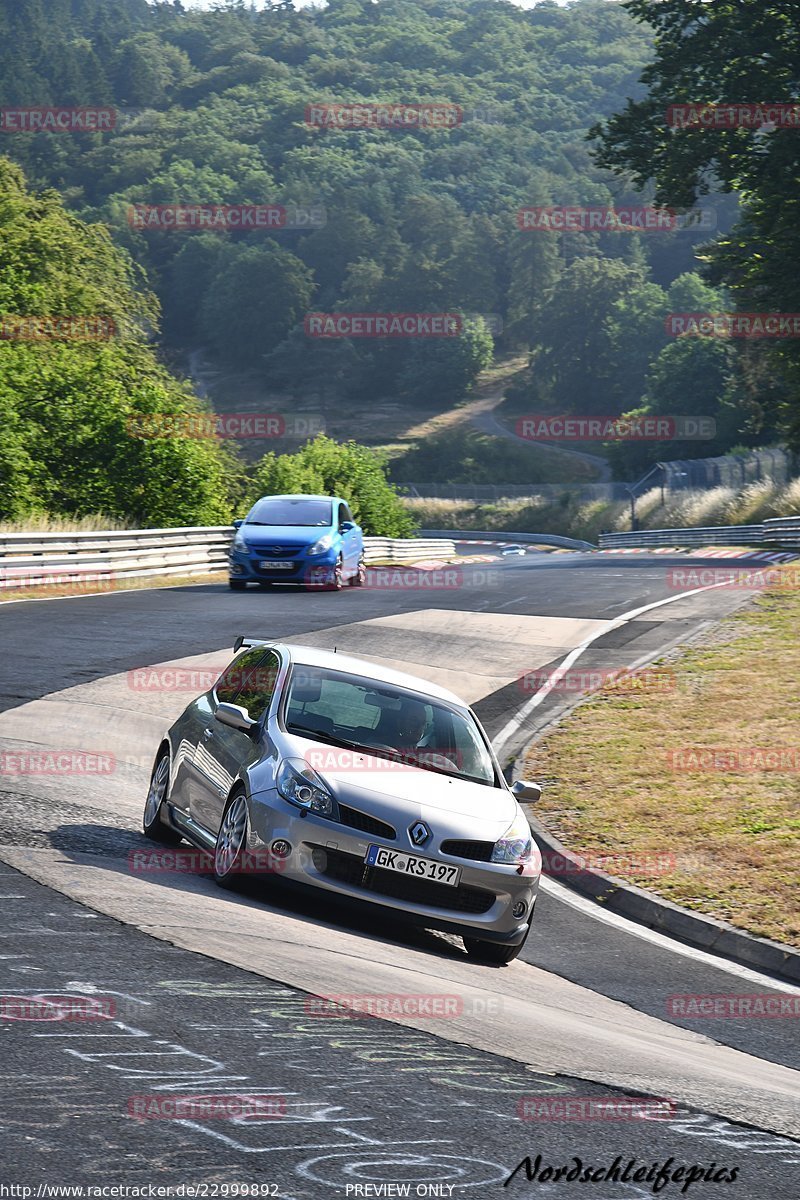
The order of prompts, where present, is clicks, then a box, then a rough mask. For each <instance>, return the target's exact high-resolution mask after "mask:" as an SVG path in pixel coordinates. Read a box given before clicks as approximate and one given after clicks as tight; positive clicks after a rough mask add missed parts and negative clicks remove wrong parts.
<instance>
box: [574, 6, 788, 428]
mask: <svg viewBox="0 0 800 1200" xmlns="http://www.w3.org/2000/svg"><path fill="white" fill-rule="evenodd" d="M625 8H626V9H627V10H628V11H629V12H630V14H631V15H632V16H633V17H634V19H635V20H637V21H639V22H642V23H645V22H646V23H647V24H648V25H649V26H651V27H652V28H653V29H654V30H655V57H654V60H653V62H652V63H651V65H650V66H648V67H647V69H646V70H645V72H644V74H643V76H642V80H643V82H644V83H645V84H646V86H647V94H646V96H645V97H644V98H643V99H637V100H632V101H629V102H628V104H627V106H626V107H625V109H624V111H622V112H621V113H619V114H618V115H616V116H614V117H612V118H611V119H610V120H609V121H607V122H606V123H605V124H598V125H596V126H594V127H593V129H592V131H591V133H592V135H593V136H594V137H595V138H596V139H598V148H597V153H596V158H597V161H598V163H599V164H600V165H601V166H603V167H607V168H610V169H612V170H614V171H616V172H617V173H619V174H622V175H625V176H630V175H632V177H633V179H634V181H635V182H636V184H637V185H638V186H639V187H645V186H646V185H647V184H648V183H649V181H650V180H655V184H656V196H657V199H658V201H659V202H660V203H662V204H666V205H675V206H680V207H690V206H691V205H692V204H693V203H694V202H695V199H696V198H697V197H698V196H700V195H703V194H706V193H708V192H709V190H710V189H711V188H712V187H715V188H719V187H721V188H722V189H723V190H724V191H726V192H732V193H739V194H740V195H741V196H742V197H743V215H742V219H741V221H740V222H739V223H738V225H737V226H736V227H735V228H734V230H733V232H732V233H731V234H730V235H726V236H723V237H722V238H720V240H719V242H718V243H717V245H716V247H715V248H714V249H713V251H712V253H711V256H710V258H711V276H712V278H713V279H715V280H717V281H721V282H724V283H725V284H726V285H727V287H728V288H729V289H730V291H731V293H732V295H733V297H734V299H735V302H736V304H737V306H738V307H739V308H740V309H742V310H744V311H748V310H754V311H758V312H764V311H767V312H778V313H795V312H798V311H800V271H799V270H798V266H799V265H800V223H799V222H798V220H797V217H798V213H800V199H798V196H797V187H796V180H797V177H798V174H799V173H800V143H798V140H797V134H796V132H794V131H793V130H791V129H785V128H780V127H778V128H774V129H771V130H770V129H769V128H764V127H761V126H759V125H752V124H751V125H750V126H749V127H748V126H745V125H741V124H738V123H734V126H733V127H730V128H725V127H722V126H718V125H717V124H716V123H715V124H714V125H713V126H704V125H703V124H694V125H692V124H691V123H689V124H685V125H683V126H682V125H681V124H680V123H678V124H677V125H676V124H675V118H674V113H673V117H672V118H671V119H668V110H669V109H670V108H671V107H672V106H674V105H680V104H685V105H697V104H711V105H714V104H718V105H722V106H725V105H726V104H729V103H731V102H745V103H748V102H749V103H770V102H773V101H774V100H775V99H776V97H777V98H780V97H783V98H784V99H786V100H794V99H795V98H796V93H797V75H798V68H799V67H800V53H799V52H798V40H797V30H798V22H800V4H798V2H797V0H758V2H755V0H742V2H740V3H714V4H707V3H704V0H629V2H628V3H627V4H626V5H625ZM773 353H774V357H775V360H776V363H777V364H778V365H779V366H780V368H781V369H782V370H783V372H784V374H785V376H786V378H787V380H788V382H789V385H790V387H789V395H788V396H785V398H784V399H783V401H782V402H780V408H779V410H778V411H779V415H780V418H781V420H782V422H783V426H784V429H785V430H786V431H787V433H788V434H789V436H790V437H791V439H792V441H793V443H794V445H795V446H797V447H800V400H798V395H800V348H798V343H797V341H796V340H794V339H788V340H785V341H782V342H780V343H778V344H777V345H776V347H775V349H774V351H773Z"/></svg>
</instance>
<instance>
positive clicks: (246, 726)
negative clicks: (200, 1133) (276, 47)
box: [214, 701, 258, 733]
mask: <svg viewBox="0 0 800 1200" xmlns="http://www.w3.org/2000/svg"><path fill="white" fill-rule="evenodd" d="M214 716H215V717H216V718H217V720H218V721H219V722H221V724H223V725H227V726H228V727H229V728H230V729H239V730H240V731H241V732H242V733H250V732H251V731H252V730H253V729H255V727H256V725H257V724H258V722H257V721H254V720H253V718H252V717H251V716H250V714H249V712H248V711H247V709H246V708H242V706H241V704H226V703H225V702H224V701H222V702H221V703H220V704H218V705H217V710H216V712H215V713H214Z"/></svg>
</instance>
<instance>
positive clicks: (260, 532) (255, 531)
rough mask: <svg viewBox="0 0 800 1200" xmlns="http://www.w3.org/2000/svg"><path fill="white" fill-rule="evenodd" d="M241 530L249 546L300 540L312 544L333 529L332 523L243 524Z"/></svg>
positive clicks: (274, 544)
mask: <svg viewBox="0 0 800 1200" xmlns="http://www.w3.org/2000/svg"><path fill="white" fill-rule="evenodd" d="M239 532H240V533H241V535H242V537H243V538H244V540H245V541H246V542H247V544H248V546H256V545H262V544H265V545H268V546H287V545H291V544H297V543H298V542H302V543H306V542H307V543H308V544H309V546H310V545H313V543H314V542H316V541H317V540H318V539H319V538H321V537H323V536H324V535H325V534H326V533H332V532H333V529H332V528H331V526H330V525H241V526H240V527H239Z"/></svg>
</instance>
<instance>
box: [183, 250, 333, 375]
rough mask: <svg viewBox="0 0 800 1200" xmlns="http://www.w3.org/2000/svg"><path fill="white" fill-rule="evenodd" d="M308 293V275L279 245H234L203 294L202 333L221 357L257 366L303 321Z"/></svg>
mask: <svg viewBox="0 0 800 1200" xmlns="http://www.w3.org/2000/svg"><path fill="white" fill-rule="evenodd" d="M313 290H314V285H313V281H312V277H311V272H310V271H309V270H308V268H307V267H306V266H304V264H303V263H302V262H301V261H300V259H299V258H297V257H296V256H295V255H294V254H290V253H289V252H288V251H287V250H285V249H284V248H283V247H282V246H278V245H276V244H275V243H274V242H269V243H268V244H267V245H266V246H263V247H260V246H247V247H244V246H242V247H238V246H237V247H236V248H235V249H234V251H233V252H232V253H231V252H229V253H228V254H227V255H225V256H224V259H223V265H222V268H221V269H220V272H219V274H218V275H217V276H216V278H215V279H214V280H213V281H212V283H211V285H210V286H209V288H208V291H207V292H206V294H205V296H204V299H203V304H202V311H201V318H200V324H201V329H202V331H203V333H204V335H205V337H206V338H207V340H208V342H209V343H210V344H211V346H213V347H214V349H215V351H216V352H217V354H218V355H219V357H220V358H222V359H224V360H225V361H227V362H230V363H234V364H236V365H237V366H250V367H261V366H263V363H264V357H265V355H267V354H269V353H270V352H271V351H272V350H274V349H275V348H276V346H278V345H280V343H281V342H282V341H283V339H284V338H285V337H286V335H287V334H288V333H289V330H290V329H291V328H292V327H293V326H294V325H296V324H297V323H298V322H301V321H302V320H303V317H304V316H305V314H306V313H307V312H308V310H309V306H310V304H311V296H312V294H313Z"/></svg>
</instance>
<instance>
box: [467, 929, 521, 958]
mask: <svg viewBox="0 0 800 1200" xmlns="http://www.w3.org/2000/svg"><path fill="white" fill-rule="evenodd" d="M530 931H531V927H530V922H529V923H528V932H527V933H526V934H525V937H524V938H523V939H522V941H521V942H520V943H519V944H518V945H517V946H504V945H503V944H502V943H501V942H484V941H482V940H481V939H480V938H471V937H464V938H462V941H463V943H464V949H465V950H466V952H467V954H468V955H469V957H470V958H474V959H475V960H476V961H477V962H483V963H487V964H490V965H491V966H495V967H504V966H506V964H507V963H510V962H513V961H514V959H515V958H516V957H517V956H518V955H519V953H520V951H521V950H522V947H523V946H524V945H525V943H526V942H527V940H528V934H529V933H530Z"/></svg>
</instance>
